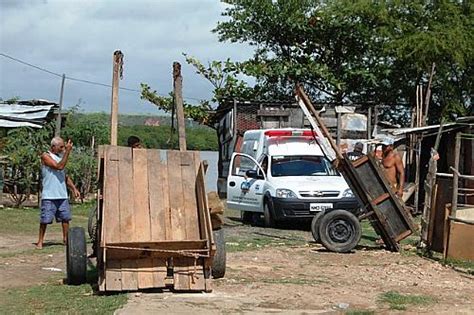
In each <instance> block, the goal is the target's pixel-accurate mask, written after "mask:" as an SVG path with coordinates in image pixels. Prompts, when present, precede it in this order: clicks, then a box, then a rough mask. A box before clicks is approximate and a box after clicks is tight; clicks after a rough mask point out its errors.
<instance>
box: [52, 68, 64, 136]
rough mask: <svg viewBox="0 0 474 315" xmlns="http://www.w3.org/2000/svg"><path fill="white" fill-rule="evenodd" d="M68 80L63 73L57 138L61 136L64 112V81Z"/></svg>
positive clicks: (55, 134)
mask: <svg viewBox="0 0 474 315" xmlns="http://www.w3.org/2000/svg"><path fill="white" fill-rule="evenodd" d="M65 80H66V75H65V74H64V73H63V77H62V80H61V94H59V110H58V116H57V117H56V131H55V132H54V136H55V137H59V136H60V135H61V114H62V113H61V112H62V110H63V96H64V81H65Z"/></svg>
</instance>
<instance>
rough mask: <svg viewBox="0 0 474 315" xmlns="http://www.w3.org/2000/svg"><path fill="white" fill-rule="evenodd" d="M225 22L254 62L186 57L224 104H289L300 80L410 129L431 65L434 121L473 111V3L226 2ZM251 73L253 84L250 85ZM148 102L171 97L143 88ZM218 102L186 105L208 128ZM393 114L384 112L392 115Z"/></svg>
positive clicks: (223, 33) (315, 93) (311, 89)
mask: <svg viewBox="0 0 474 315" xmlns="http://www.w3.org/2000/svg"><path fill="white" fill-rule="evenodd" d="M223 2H224V3H225V4H226V5H225V6H224V10H223V13H222V15H223V16H224V17H225V19H223V21H221V22H219V23H218V25H217V26H216V28H215V29H214V30H213V32H214V33H216V34H217V35H218V37H219V40H220V41H221V42H230V43H240V44H244V45H250V46H253V47H255V50H254V55H253V56H252V57H251V58H249V59H248V60H245V61H240V62H235V61H231V60H229V59H227V60H225V61H211V62H209V64H208V65H207V66H205V65H203V64H202V63H201V62H199V61H198V60H196V59H195V58H192V57H188V56H187V55H185V56H186V59H187V62H188V63H189V64H191V65H192V66H194V68H195V69H196V72H197V73H198V74H200V75H202V77H203V78H205V79H206V80H208V81H209V82H210V83H211V84H212V85H213V87H214V95H213V98H212V99H211V100H210V101H213V102H217V103H220V101H221V100H222V99H223V98H226V97H227V98H229V97H230V98H243V99H289V98H291V97H292V95H293V89H294V85H295V83H296V82H300V83H301V84H303V85H304V87H305V90H306V91H307V92H308V93H309V94H310V96H311V97H312V98H313V99H314V100H315V101H316V102H318V101H324V102H327V101H334V102H360V103H368V102H370V103H376V104H387V105H391V106H392V108H391V109H392V110H387V111H386V113H388V114H387V116H388V117H384V119H388V118H389V119H391V120H392V121H393V122H399V123H403V124H407V122H408V121H409V114H408V111H404V112H403V113H404V115H401V113H402V111H401V110H399V108H398V107H397V104H404V105H406V104H408V105H411V106H412V107H413V106H415V103H416V98H415V91H416V87H417V86H418V85H420V84H422V85H424V86H425V87H426V86H427V84H428V81H429V78H430V74H431V72H432V67H433V65H435V72H436V73H435V75H434V76H433V81H432V90H431V106H430V111H429V114H430V119H431V121H433V122H434V121H439V119H440V118H441V116H442V115H443V116H445V117H449V115H448V114H449V113H457V114H461V115H464V114H467V113H468V112H469V110H470V109H471V108H472V95H473V84H472V83H473V81H472V78H473V71H474V62H473V60H474V35H473V32H472V28H473V21H474V18H473V13H474V10H473V8H474V5H473V4H472V2H469V1H382V2H373V1H348V0H334V1H321V0H277V1H274V0H262V1H253V0H223ZM242 75H246V76H249V77H251V78H252V79H254V82H255V84H254V85H253V86H250V85H249V84H247V82H245V81H242V80H241V79H239V78H242ZM142 98H143V99H146V100H148V101H150V102H151V103H153V104H155V105H156V106H158V107H159V108H160V109H163V110H165V111H170V110H171V105H172V98H171V97H161V96H159V95H157V93H156V92H155V91H152V90H151V88H150V87H149V86H148V85H146V84H142ZM208 108H209V101H201V102H200V103H199V104H198V105H196V106H191V105H189V104H186V109H187V110H186V109H185V112H187V114H188V117H191V118H193V119H195V120H196V121H200V122H202V123H204V124H206V123H207V124H209V122H212V117H209V115H206V110H207V109H208ZM386 113H384V114H386Z"/></svg>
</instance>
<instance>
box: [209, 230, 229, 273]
mask: <svg viewBox="0 0 474 315" xmlns="http://www.w3.org/2000/svg"><path fill="white" fill-rule="evenodd" d="M212 234H213V236H214V242H215V243H216V252H215V254H214V257H213V258H212V268H211V272H212V277H213V278H214V279H219V278H223V277H224V275H225V267H226V251H225V237H224V229H222V228H221V229H219V230H215V231H212Z"/></svg>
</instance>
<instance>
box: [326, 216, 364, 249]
mask: <svg viewBox="0 0 474 315" xmlns="http://www.w3.org/2000/svg"><path fill="white" fill-rule="evenodd" d="M361 236H362V230H361V227H360V222H359V220H358V219H357V217H356V216H355V215H353V214H352V213H350V212H349V211H346V210H333V211H330V212H328V213H326V214H324V215H323V216H322V218H321V221H320V223H319V237H320V239H321V243H322V244H323V246H324V247H326V248H327V249H328V250H330V251H333V252H337V253H347V252H350V251H351V250H353V249H354V248H355V247H356V246H357V244H358V243H359V241H360V237H361Z"/></svg>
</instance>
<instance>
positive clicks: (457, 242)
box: [447, 221, 474, 261]
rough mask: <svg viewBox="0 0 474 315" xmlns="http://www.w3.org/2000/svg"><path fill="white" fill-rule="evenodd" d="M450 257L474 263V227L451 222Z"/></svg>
mask: <svg viewBox="0 0 474 315" xmlns="http://www.w3.org/2000/svg"><path fill="white" fill-rule="evenodd" d="M449 230H450V231H449V241H448V253H447V255H448V257H449V258H454V259H464V260H471V261H474V242H473V239H474V226H473V225H470V224H465V223H461V222H454V221H451V222H450V229H449Z"/></svg>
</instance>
